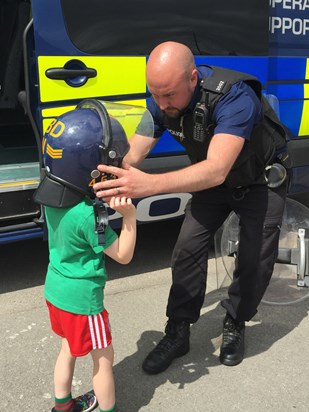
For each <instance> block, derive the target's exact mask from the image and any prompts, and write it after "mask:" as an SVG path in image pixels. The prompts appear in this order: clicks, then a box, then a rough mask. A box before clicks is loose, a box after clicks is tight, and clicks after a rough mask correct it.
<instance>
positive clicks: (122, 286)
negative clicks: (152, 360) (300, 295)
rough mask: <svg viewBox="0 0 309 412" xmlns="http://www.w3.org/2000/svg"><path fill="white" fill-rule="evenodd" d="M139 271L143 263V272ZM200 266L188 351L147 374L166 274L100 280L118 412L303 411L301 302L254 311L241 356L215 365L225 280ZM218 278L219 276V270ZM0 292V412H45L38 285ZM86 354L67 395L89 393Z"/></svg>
mask: <svg viewBox="0 0 309 412" xmlns="http://www.w3.org/2000/svg"><path fill="white" fill-rule="evenodd" d="M146 266H147V265H146ZM216 273H217V272H216V267H215V260H214V259H212V260H211V261H210V267H209V281H208V290H207V293H206V298H205V302H204V306H203V308H202V312H201V317H200V319H199V321H198V322H197V323H196V324H194V325H192V327H191V351H190V352H189V353H188V354H187V355H185V356H184V357H182V358H179V359H177V360H175V361H174V362H173V364H172V365H171V366H170V368H169V369H168V370H167V371H165V372H163V373H161V374H159V375H155V376H151V375H147V374H145V373H144V372H143V371H142V369H141V364H142V361H143V359H144V357H145V356H146V355H147V353H148V352H149V351H150V350H151V349H152V348H153V347H154V345H155V343H157V342H158V341H159V340H160V339H161V337H162V336H163V329H164V325H165V322H166V318H165V306H166V301H167V296H168V292H169V286H170V269H169V268H168V267H166V268H158V269H156V270H153V271H144V272H143V273H137V274H133V275H130V276H129V275H128V276H119V277H117V276H116V277H115V278H112V279H111V280H109V281H108V283H107V286H106V299H105V304H106V307H107V309H108V311H109V313H110V321H111V325H112V334H113V343H114V348H115V364H114V374H115V380H116V390H117V403H118V406H119V408H120V410H121V412H137V411H149V412H155V411H156V412H164V411H166V410H168V411H172V412H186V411H193V412H226V411H246V412H269V411H271V412H279V411H280V412H282V411H283V412H289V411H299V412H300V411H304V412H308V411H309V384H308V382H309V362H308V349H307V345H308V336H309V318H308V308H309V300H308V299H304V300H302V301H300V302H298V303H294V304H292V305H268V304H264V303H262V304H261V305H260V308H259V312H258V314H257V315H256V316H255V317H254V318H253V319H252V321H250V322H249V323H248V324H247V328H246V357H245V359H244V361H243V362H242V363H241V364H240V365H238V366H236V367H227V366H224V365H221V364H220V363H219V361H218V355H219V347H220V344H221V333H222V320H223V317H224V311H223V309H222V308H221V305H220V300H221V299H222V298H223V297H225V296H226V282H227V280H226V278H225V277H224V278H222V279H219V277H217V276H216ZM221 273H222V272H221ZM3 285H4V284H3V283H2V291H4V293H2V294H0V330H1V352H0V373H1V376H0V399H1V403H0V411H1V412H2V411H3V412H4V411H25V412H47V411H50V410H51V407H52V406H53V383H52V382H53V366H54V361H55V359H56V356H57V354H58V350H59V340H58V338H57V336H55V335H54V334H53V333H52V332H51V330H50V326H49V319H48V315H47V310H46V307H45V303H44V299H43V285H42V284H39V285H33V284H31V285H29V287H25V288H24V289H21V288H19V289H16V288H15V289H14V288H12V290H10V288H9V287H8V286H6V288H4V289H3ZM91 374H92V364H91V358H90V357H89V356H86V357H83V358H80V359H79V360H78V362H77V364H76V370H75V374H74V381H73V396H76V395H78V394H80V393H82V392H85V391H88V390H90V389H91V388H92V383H91Z"/></svg>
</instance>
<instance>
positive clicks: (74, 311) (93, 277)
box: [34, 104, 136, 412]
mask: <svg viewBox="0 0 309 412" xmlns="http://www.w3.org/2000/svg"><path fill="white" fill-rule="evenodd" d="M98 109H99V110H101V109H100V107H98V105H97V104H95V105H94V107H93V108H78V109H75V110H73V111H71V112H68V113H66V114H64V115H62V116H60V117H59V118H58V119H56V121H55V122H53V123H52V125H51V126H50V127H49V128H48V130H47V132H46V134H45V136H44V140H43V160H44V165H45V178H44V179H43V180H42V182H41V183H40V185H39V188H38V190H37V192H36V194H35V196H34V198H35V200H36V201H37V202H38V203H41V204H43V205H44V212H45V220H46V224H47V229H48V243H49V265H48V270H47V275H46V282H45V289H44V296H45V298H46V302H47V306H48V309H49V316H50V322H51V327H52V330H53V331H54V332H55V333H56V334H57V335H59V336H60V337H61V349H60V353H59V355H58V358H57V360H56V364H55V369H54V390H55V406H54V407H53V409H52V411H53V412H58V411H59V412H60V411H61V412H81V411H83V412H90V411H92V410H93V409H95V408H96V407H97V404H99V408H100V409H99V410H100V412H107V411H109V412H114V411H116V400H115V386H114V378H113V370H112V365H113V357H114V351H113V346H112V337H111V331H110V326H109V321H108V312H107V310H106V308H105V307H104V303H103V297H104V288H105V283H106V279H107V275H106V270H105V262H104V256H105V255H107V256H109V257H110V258H112V259H114V260H116V261H117V262H119V263H121V264H127V263H129V262H130V261H131V259H132V257H133V253H134V248H135V242H136V209H135V206H134V205H133V204H132V201H131V199H128V198H126V197H124V196H121V195H119V196H117V197H113V198H112V199H111V200H110V203H109V207H110V208H111V209H113V210H115V211H116V212H118V213H120V215H122V228H121V231H120V235H119V236H117V234H116V232H115V231H114V230H113V229H112V228H111V227H110V226H109V225H108V218H107V213H106V210H105V206H104V204H103V203H102V202H101V203H100V202H99V203H98V201H96V200H95V195H94V193H93V191H92V185H93V184H94V181H95V179H97V178H101V175H100V173H98V171H97V170H96V165H97V164H99V161H100V159H99V157H100V156H101V157H102V156H103V155H104V153H103V154H102V153H100V151H101V152H102V147H103V148H105V149H104V150H106V151H107V154H106V153H105V159H107V158H108V153H111V152H112V150H113V153H112V155H111V156H112V158H113V161H115V153H116V155H117V156H118V158H117V159H116V160H117V162H118V163H121V160H122V157H123V156H124V154H125V152H126V151H127V150H128V143H127V141H126V137H125V134H124V131H123V129H122V128H121V126H120V124H118V123H117V122H115V121H114V120H113V119H112V121H109V122H107V123H106V122H105V120H104V118H106V117H107V115H106V113H103V115H102V113H100V112H98ZM104 116H105V117H104ZM102 119H103V120H102ZM107 127H109V128H110V129H109V130H107ZM106 134H108V141H107V142H105V141H104V138H105V135H106ZM113 137H114V139H113ZM117 141H118V143H117ZM119 142H120V143H119ZM109 144H113V149H112V150H111V149H109V147H108V145H109ZM117 156H116V157H117ZM95 229H96V230H95ZM88 353H90V354H91V357H92V360H93V389H94V394H92V393H91V392H89V393H86V394H84V395H82V396H79V397H77V398H75V399H74V398H72V394H71V388H72V379H73V373H74V367H75V362H76V358H78V357H80V356H85V355H87V354H88Z"/></svg>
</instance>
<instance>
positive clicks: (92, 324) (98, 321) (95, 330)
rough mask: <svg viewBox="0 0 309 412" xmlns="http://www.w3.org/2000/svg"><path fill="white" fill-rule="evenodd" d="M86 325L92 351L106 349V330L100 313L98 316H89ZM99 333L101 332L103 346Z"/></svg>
mask: <svg viewBox="0 0 309 412" xmlns="http://www.w3.org/2000/svg"><path fill="white" fill-rule="evenodd" d="M88 323H89V330H90V336H91V341H92V348H93V349H103V348H107V346H108V345H107V338H106V328H105V323H104V319H103V316H102V315H101V313H99V314H98V315H89V316H88ZM101 331H102V338H103V344H102V339H101ZM97 343H98V345H97Z"/></svg>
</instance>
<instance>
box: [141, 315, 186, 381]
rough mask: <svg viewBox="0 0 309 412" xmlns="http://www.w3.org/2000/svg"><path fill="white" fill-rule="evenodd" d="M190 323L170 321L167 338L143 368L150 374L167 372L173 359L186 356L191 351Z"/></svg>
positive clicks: (149, 356)
mask: <svg viewBox="0 0 309 412" xmlns="http://www.w3.org/2000/svg"><path fill="white" fill-rule="evenodd" d="M189 338H190V323H188V322H186V321H181V322H176V321H173V320H169V321H168V322H167V324H166V327H165V336H164V337H163V338H162V339H161V340H160V342H159V343H158V345H157V346H156V347H155V348H154V349H153V350H152V351H151V352H150V353H149V355H148V356H147V357H146V359H145V360H144V362H143V365H142V368H143V369H144V371H145V372H147V373H150V374H155V373H160V372H163V371H165V369H167V368H168V367H169V366H170V364H171V363H172V361H173V359H175V358H179V357H180V356H183V355H185V354H186V353H188V352H189V350H190V340H189Z"/></svg>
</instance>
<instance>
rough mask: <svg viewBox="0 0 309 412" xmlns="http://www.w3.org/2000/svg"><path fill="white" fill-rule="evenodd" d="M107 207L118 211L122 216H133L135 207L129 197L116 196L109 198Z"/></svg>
mask: <svg viewBox="0 0 309 412" xmlns="http://www.w3.org/2000/svg"><path fill="white" fill-rule="evenodd" d="M109 207H110V208H112V209H114V210H115V211H116V212H118V213H120V214H121V215H122V216H130V215H132V216H135V214H136V208H135V206H134V205H133V203H132V200H131V198H129V197H124V196H123V197H116V196H113V197H112V198H111V199H110V202H109Z"/></svg>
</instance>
